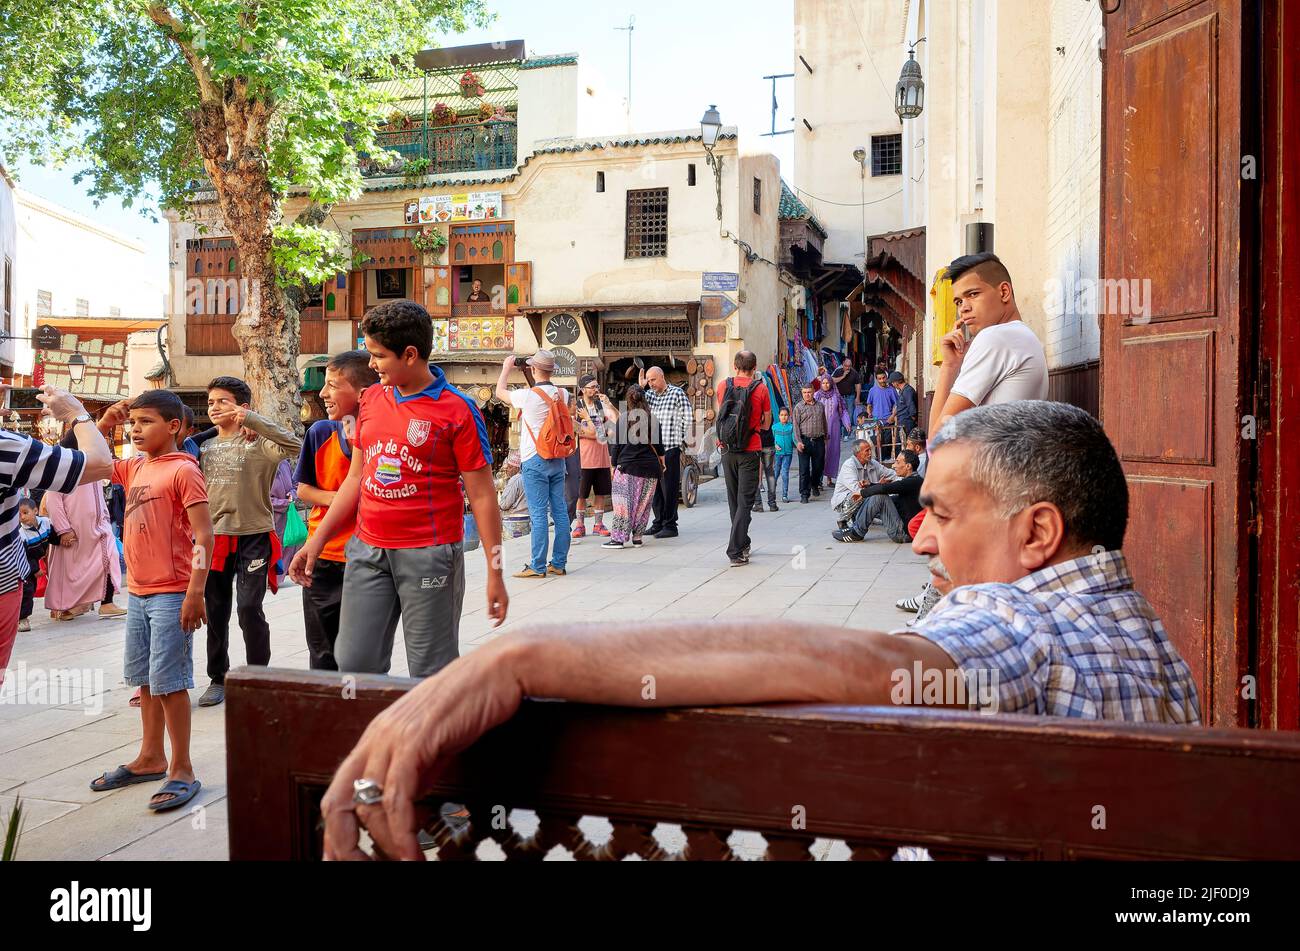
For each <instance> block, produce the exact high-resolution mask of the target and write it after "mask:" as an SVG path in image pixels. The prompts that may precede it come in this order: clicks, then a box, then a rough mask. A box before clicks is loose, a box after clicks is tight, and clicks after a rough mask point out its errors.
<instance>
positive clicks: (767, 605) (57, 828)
mask: <svg viewBox="0 0 1300 951" xmlns="http://www.w3.org/2000/svg"><path fill="white" fill-rule="evenodd" d="M829 510H830V505H829V494H827V495H824V496H823V498H822V499H821V500H820V501H814V502H812V503H810V504H808V505H800V504H798V503H794V504H790V505H781V507H780V511H778V512H763V513H755V514H754V516H753V521H752V523H751V529H750V534H751V536H752V538H753V551H752V553H751V562H750V564H748V565H746V566H744V567H739V568H731V567H730V566H729V565H728V562H727V557H726V544H727V534H728V527H729V526H728V518H727V503H726V494H725V489H724V487H723V484H722V481H721V480H715V481H712V482H709V483H706V484H705V485H704V486H702V487H701V490H700V496H699V504H698V505H697V506H696V507H695V508H692V509H682V510H681V517H680V531H681V534H680V536H679V537H678V538H675V539H664V540H659V539H654V538H649V539H647V540H646V543H645V546H644V547H643V548H641V549H631V548H628V549H623V550H612V549H603V548H601V547H600V541H601V540H599V539H597V538H594V537H592V536H588V537H587V538H585V539H583V540H581V541H580V542H578V543H576V544H574V545H573V547H572V548H571V553H570V557H569V565H568V567H569V570H570V574H569V575H568V576H567V577H564V578H556V577H549V578H546V579H542V580H535V581H525V580H522V579H515V578H510V577H508V575H509V574H510V573H511V572H513V571H514V570H515V567H514V566H517V565H522V564H523V562H524V560H525V558H526V557H527V553H528V549H529V539H528V538H527V537H525V538H520V539H511V540H508V541H507V542H506V546H505V560H504V564H505V567H506V570H507V578H506V584H507V589H508V591H509V593H510V598H511V603H510V611H509V615H508V618H507V621H506V623H505V624H503V625H502V626H501V627H499V628H493V627H492V626H491V624H490V622H489V621H488V619H487V617H486V614H485V604H484V592H485V590H486V589H485V584H486V571H485V562H484V558H483V553H482V551H477V552H470V553H468V554H467V555H466V560H465V564H466V595H465V603H464V609H463V611H462V618H461V627H460V649H461V652H462V653H468V652H469V651H471V650H473V649H474V648H475V647H476V646H478V645H480V644H485V643H487V642H488V641H490V640H491V639H493V638H495V637H497V636H499V635H500V634H502V633H504V632H508V631H510V630H513V629H515V628H517V627H520V626H523V625H526V624H529V623H536V622H538V621H541V620H548V621H553V620H573V621H579V620H605V621H610V622H616V621H628V620H641V619H665V618H678V619H682V620H691V621H696V622H698V621H703V620H707V619H710V618H715V617H719V616H721V615H724V614H725V615H727V616H729V617H748V616H753V617H768V618H770V617H774V616H780V617H786V618H790V619H791V620H792V622H799V623H808V622H811V621H821V622H824V623H830V624H845V625H847V626H849V627H854V628H862V629H877V630H890V629H893V628H896V627H900V626H902V625H903V624H904V623H905V622H906V621H907V620H908V615H906V614H903V613H902V612H900V611H898V610H897V609H896V608H895V607H894V601H895V600H896V599H897V598H899V597H903V596H905V595H912V594H915V593H916V592H917V591H919V590H920V588H921V586H922V584H923V583H924V582H925V580H926V578H927V577H928V575H927V572H926V569H925V559H924V558H921V557H919V556H917V555H914V554H912V552H911V551H910V549H909V548H908V547H907V546H903V545H895V544H893V543H892V542H890V541H889V540H888V539H886V538H884V537H883V536H881V537H877V538H872V539H869V540H868V541H866V542H863V543H860V544H852V545H846V544H842V543H839V542H836V541H834V540H833V539H832V538H831V537H830V532H831V529H833V528H834V523H833V519H832V518H831V515H830V511H829ZM266 613H267V618H268V621H269V622H270V626H271V662H272V664H273V665H275V666H282V667H291V668H294V667H296V668H304V669H305V668H306V667H307V650H306V643H305V641H304V639H303V625H302V597H301V591H300V590H299V589H298V588H296V587H294V586H292V585H290V586H287V587H285V588H282V589H281V590H280V592H279V593H278V594H275V595H271V594H268V595H267V598H266ZM32 622H33V624H32V627H33V629H32V631H31V632H30V633H24V634H20V635H18V641H17V644H16V645H15V649H14V656H13V659H12V661H11V662H10V666H11V670H18V669H19V665H25V668H26V670H27V671H28V672H29V673H30V672H32V671H42V672H48V671H53V670H59V669H67V668H77V669H79V670H81V669H84V670H87V671H89V672H90V674H91V676H90V679H89V680H87V681H86V683H87V685H88V688H87V689H86V690H85V691H84V692H83V693H80V694H78V695H77V696H75V697H71V698H70V697H67V696H64V697H53V698H51V697H44V698H41V697H38V696H37V691H36V690H35V688H33V689H32V690H31V692H30V693H29V692H28V691H27V690H26V689H25V688H26V687H27V686H28V685H30V684H31V683H32V680H31V678H30V677H28V679H27V680H26V681H25V682H24V684H23V685H21V687H22V689H18V690H7V691H6V693H4V694H0V822H3V821H4V818H5V817H7V815H8V813H9V810H10V809H11V808H12V805H13V799H14V797H15V796H16V795H21V796H22V798H23V800H24V802H25V803H27V805H28V808H27V820H26V822H25V824H24V832H23V835H22V838H21V840H20V843H19V851H18V856H19V858H20V859H101V858H102V859H108V860H113V861H123V860H139V859H205V860H222V859H225V858H226V857H227V854H228V852H227V844H226V833H227V818H226V817H227V805H226V776H225V769H226V759H225V714H224V707H220V706H219V707H212V708H199V707H195V708H194V711H193V712H194V719H193V759H194V765H195V772H196V774H197V775H198V777H199V779H200V780H201V781H202V782H203V790H202V792H201V793H200V794H199V796H198V797H197V798H196V799H195V800H194V802H192V803H189V804H187V805H186V806H185V807H182V808H180V809H178V810H176V811H174V812H165V813H160V814H155V813H152V812H150V811H149V810H148V809H146V808H145V804H146V803H147V802H148V800H149V796H150V795H151V794H152V793H153V792H154V791H155V789H156V788H157V786H159V785H161V783H157V784H155V783H142V784H139V785H136V786H129V787H126V788H125V789H120V790H114V791H112V792H106V793H96V792H93V791H91V789H90V788H89V783H90V780H91V779H92V778H93V777H95V776H97V775H99V774H100V773H102V772H104V771H105V770H108V769H112V768H113V767H115V766H117V765H119V764H121V763H125V762H128V761H129V760H130V759H132V758H134V756H135V754H136V751H137V748H138V744H139V736H140V720H139V713H138V711H137V710H135V709H133V708H132V707H130V706H129V705H128V701H129V699H130V696H131V690H130V688H128V687H127V686H126V685H125V684H124V683H123V682H122V638H123V629H124V622H122V621H121V620H100V619H99V618H98V617H96V616H94V615H93V614H89V615H85V616H83V617H81V618H78V619H76V620H74V621H68V622H62V623H59V622H52V621H50V620H49V619H48V615H47V614H46V612H45V611H44V609H43V608H42V606H41V605H40V602H38V603H37V609H36V612H35V614H34V615H33V617H32ZM234 626H235V630H236V633H235V637H234V641H233V642H232V644H231V647H230V659H231V663H232V664H233V665H236V666H238V665H239V664H242V663H243V660H244V648H243V644H242V642H241V641H240V639H239V635H238V633H237V630H238V626H237V624H236V625H234ZM195 641H196V643H195V683H196V689H195V690H194V691H193V692H192V699H193V700H194V701H197V700H198V695H199V693H200V692H201V691H202V690H203V688H204V687H206V686H207V678H206V676H204V673H203V667H204V647H203V643H204V641H203V637H202V636H199V637H197V638H196V639H195ZM406 671H407V666H406V655H405V651H404V649H403V647H402V638H401V633H400V628H399V633H398V636H397V639H396V646H395V648H394V652H393V666H392V673H393V674H394V675H405V674H406ZM10 676H11V679H12V678H13V674H12V673H11V675H10ZM36 699H43V700H46V701H49V700H51V699H52V700H55V701H60V702H54V703H51V702H42V703H37V702H33V701H34V700H36ZM584 821H586V820H584ZM591 821H595V822H603V820H598V819H592V820H591ZM672 834H673V833H672V830H668V831H666V832H665V833H664V835H665V837H666V839H670V838H671V836H672ZM678 834H680V833H678ZM736 835H737V836H738V838H737V839H736V845H737V848H738V851H739V852H740V853H741V854H743V855H746V856H749V857H757V856H758V855H760V854H761V852H762V841H761V839H760V838H759V837H757V836H756V835H754V834H752V833H737V834H736ZM813 852H814V854H815V855H816V857H818V858H826V857H835V856H837V855H838V853H836V851H835V847H834V846H832V845H831V843H829V842H818V843H817V844H816V845H815V846H814V848H813Z"/></svg>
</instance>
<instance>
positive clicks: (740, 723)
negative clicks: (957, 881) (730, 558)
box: [226, 668, 1300, 861]
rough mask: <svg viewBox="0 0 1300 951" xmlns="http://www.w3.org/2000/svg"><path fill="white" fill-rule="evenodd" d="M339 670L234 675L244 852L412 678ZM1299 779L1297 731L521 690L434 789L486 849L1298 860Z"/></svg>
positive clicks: (235, 826) (233, 787)
mask: <svg viewBox="0 0 1300 951" xmlns="http://www.w3.org/2000/svg"><path fill="white" fill-rule="evenodd" d="M339 683H340V679H339V675H338V674H326V673H321V672H308V671H287V670H272V669H267V668H241V669H240V670H237V671H234V672H232V673H231V674H230V676H229V677H228V678H227V680H226V691H227V698H226V699H227V710H226V748H227V759H228V768H227V771H226V775H227V776H228V783H229V788H230V857H231V858H232V859H235V860H245V859H280V860H283V859H316V858H319V857H320V855H321V838H320V836H321V833H320V831H319V830H318V829H317V820H318V819H319V803H320V799H321V796H322V795H323V793H324V790H325V788H326V786H327V785H328V783H329V781H330V778H331V776H332V774H333V772H334V770H335V769H336V768H337V766H338V765H339V763H340V762H342V760H343V758H344V757H345V756H346V755H347V753H348V752H349V751H350V750H351V748H352V746H353V745H354V744H355V743H356V741H357V739H358V738H359V737H360V736H361V733H362V731H363V730H364V729H365V727H366V725H367V724H368V723H369V722H370V720H372V719H373V718H374V717H375V716H376V715H377V714H378V713H379V712H380V711H381V710H383V708H384V707H386V706H388V705H389V704H391V703H393V702H394V701H395V700H397V699H398V698H399V697H400V696H402V694H403V693H405V692H406V691H407V690H409V689H411V688H412V687H413V686H415V684H416V681H413V680H406V679H399V678H388V677H378V676H368V675H363V676H359V677H357V683H356V694H355V699H351V698H350V696H351V695H350V694H349V693H348V692H345V691H342V690H340V689H339ZM1298 788H1300V735H1297V734H1294V733H1271V732H1262V731H1245V730H1211V729H1203V728H1195V727H1193V728H1189V727H1172V726H1134V725H1127V724H1121V723H1114V722H1093V723H1088V722H1080V721H1074V720H1066V719H1063V718H1054V717H1021V716H984V715H981V714H978V713H958V712H951V711H937V710H923V709H912V708H894V707H889V708H885V707H869V708H856V707H831V706H794V705H780V706H765V707H733V708H725V709H724V708H717V709H677V710H658V711H639V710H630V709H624V708H615V707H589V706H584V705H580V704H571V703H536V702H527V703H525V704H524V706H523V708H522V709H521V710H520V711H519V713H518V714H517V715H516V716H515V717H514V718H513V719H512V720H510V721H509V722H508V723H506V724H504V725H502V726H501V727H498V728H497V729H495V730H493V731H492V732H490V733H489V734H488V735H487V736H485V737H484V738H483V739H481V740H480V741H479V742H478V743H476V744H474V745H473V746H472V747H470V748H469V749H468V750H466V751H465V752H464V753H461V754H460V755H458V756H455V757H453V758H452V760H451V761H450V762H449V763H448V767H447V769H446V771H445V772H444V773H443V774H442V776H441V778H440V780H439V783H438V786H437V788H436V790H435V794H434V795H433V797H432V798H431V799H430V800H429V801H428V802H427V803H426V805H428V806H429V807H430V808H431V809H432V810H433V814H434V816H435V817H436V816H437V809H436V807H437V806H438V805H439V804H440V803H442V802H446V801H450V802H458V803H464V804H466V805H467V806H468V808H469V811H470V820H469V821H468V822H467V823H464V824H463V825H462V827H460V828H451V827H449V826H448V825H446V824H445V823H444V822H443V821H442V820H440V819H436V818H435V820H434V822H435V823H436V824H434V825H431V826H430V830H431V832H432V834H433V836H434V838H435V840H436V841H437V843H438V844H437V857H438V859H439V860H441V861H457V860H469V859H474V858H475V857H476V852H477V850H478V849H479V847H480V846H481V845H482V844H483V843H484V842H485V840H487V839H492V840H494V841H495V843H496V847H499V849H500V850H501V851H503V852H504V853H505V855H506V857H507V858H508V859H510V860H523V861H536V860H540V859H541V858H542V857H543V856H545V855H546V854H547V853H548V852H550V851H551V850H552V849H553V848H555V847H556V846H559V847H561V849H563V850H567V851H568V852H570V853H572V855H573V856H574V857H575V858H578V859H582V860H617V859H621V858H623V857H625V856H628V855H638V856H640V857H642V858H647V859H694V860H725V859H731V858H735V857H736V856H735V855H733V853H732V850H731V847H730V846H729V845H728V839H729V837H730V836H731V834H732V832H733V831H736V830H743V831H750V832H757V833H759V834H761V836H762V837H763V839H764V841H765V842H766V849H767V851H766V855H765V856H764V857H765V858H767V859H779V860H799V861H805V860H808V859H811V858H812V857H813V855H812V853H811V852H810V847H811V846H812V845H813V843H814V840H817V839H822V840H826V839H829V840H838V841H839V842H842V843H844V847H847V849H848V853H849V854H850V855H851V856H852V858H853V859H855V860H888V859H890V858H891V857H892V856H893V855H894V853H895V850H896V849H897V848H899V847H902V846H924V847H925V848H927V849H928V850H929V855H930V856H931V857H932V858H934V859H936V860H942V859H961V860H969V859H985V858H989V857H993V856H996V857H1004V858H1008V859H1071V860H1082V859H1121V858H1123V859H1130V858H1149V859H1156V858H1160V859H1172V858H1196V859H1207V858H1223V859H1274V860H1277V859H1290V860H1294V859H1297V858H1300V823H1297V822H1295V821H1294V812H1295V790H1296V789H1298ZM1097 804H1104V806H1105V808H1106V809H1107V810H1108V816H1107V817H1106V822H1105V824H1104V826H1105V827H1104V828H1098V827H1097V824H1096V822H1095V818H1096V811H1095V810H1096V808H1097ZM498 806H505V807H506V808H507V809H515V808H522V809H529V810H533V811H534V812H535V813H536V814H537V816H538V818H539V822H538V825H537V829H536V832H535V833H533V834H531V835H529V836H527V837H524V836H522V835H521V834H520V833H519V832H517V831H514V830H512V829H511V828H504V829H500V828H493V823H492V821H491V820H492V818H493V816H494V807H498ZM496 814H497V815H499V810H498V811H497V813H496ZM583 816H599V817H604V818H606V819H608V820H609V822H610V824H611V825H612V827H613V832H612V835H611V836H610V837H609V838H608V839H607V840H603V841H600V842H595V841H592V840H589V839H588V838H587V836H586V835H585V834H584V833H583V832H582V831H581V830H580V829H579V827H578V820H579V819H580V818H582V817H583ZM796 820H798V821H796ZM659 823H669V824H672V825H675V826H678V827H680V832H676V838H677V839H678V840H679V841H681V842H684V843H685V844H684V849H683V850H681V851H677V852H665V850H664V849H663V848H662V847H661V845H660V844H659V843H658V842H657V841H656V838H655V837H654V835H653V834H652V833H653V831H654V829H655V827H656V825H657V824H659ZM498 824H499V823H498ZM665 831H667V830H665ZM674 831H675V830H674Z"/></svg>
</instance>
